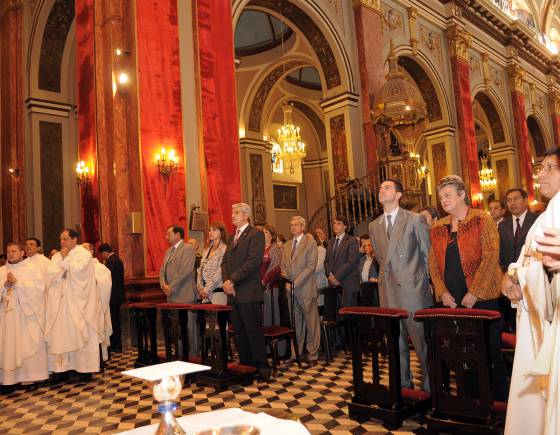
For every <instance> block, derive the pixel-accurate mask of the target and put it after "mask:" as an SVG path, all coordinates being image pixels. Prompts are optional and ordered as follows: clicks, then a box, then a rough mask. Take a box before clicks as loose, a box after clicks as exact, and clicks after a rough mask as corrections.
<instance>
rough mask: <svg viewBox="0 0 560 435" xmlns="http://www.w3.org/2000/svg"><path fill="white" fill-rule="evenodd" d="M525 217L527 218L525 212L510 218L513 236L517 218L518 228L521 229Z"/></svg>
mask: <svg viewBox="0 0 560 435" xmlns="http://www.w3.org/2000/svg"><path fill="white" fill-rule="evenodd" d="M525 216H527V210H525V211H524V212H523V213H521V214H520V215H519V216H517V217H516V216H513V215H512V216H511V220H512V221H513V234H515V230H516V229H517V218H519V226H520V227H521V228H523V222H524V221H525Z"/></svg>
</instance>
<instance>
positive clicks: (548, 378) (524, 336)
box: [502, 148, 560, 435]
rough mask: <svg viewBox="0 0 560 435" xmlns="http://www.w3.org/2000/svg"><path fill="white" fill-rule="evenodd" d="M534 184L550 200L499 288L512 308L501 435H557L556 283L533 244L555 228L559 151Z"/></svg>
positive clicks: (559, 203) (559, 342) (559, 210)
mask: <svg viewBox="0 0 560 435" xmlns="http://www.w3.org/2000/svg"><path fill="white" fill-rule="evenodd" d="M539 184H540V190H541V194H542V195H543V196H544V197H546V198H552V199H551V200H550V202H549V204H548V207H547V209H546V210H545V212H544V213H542V214H541V215H540V216H539V217H538V218H537V220H536V221H535V223H534V224H533V226H532V227H531V229H530V230H529V233H528V234H527V238H526V243H525V246H524V247H523V249H522V251H521V254H520V256H519V259H518V260H517V262H516V263H513V264H511V265H510V267H509V272H508V274H506V275H505V276H504V281H503V283H502V291H503V293H504V294H505V295H506V296H507V297H508V298H509V299H510V300H511V301H512V304H513V305H516V306H517V337H516V349H515V359H514V364H513V372H512V378H511V386H510V394H509V400H508V408H507V418H506V427H505V435H557V434H558V433H559V431H560V425H559V422H558V418H559V417H560V413H559V412H558V411H559V410H558V406H559V401H558V400H559V390H558V387H559V385H558V384H559V382H560V380H559V375H560V366H559V362H558V354H559V353H560V332H559V328H560V323H559V322H560V320H559V316H560V310H558V296H559V295H560V292H559V291H558V288H557V287H558V286H559V280H558V279H557V277H556V276H554V275H551V273H552V274H553V273H554V272H551V270H549V269H548V268H547V261H546V260H545V261H544V262H543V255H542V253H541V252H539V246H538V244H537V241H538V240H540V237H542V236H543V235H544V230H545V229H546V228H555V229H560V193H559V192H560V149H559V148H555V149H551V150H549V151H548V152H547V153H546V155H545V158H544V159H543V161H542V169H541V171H540V172H539ZM550 276H553V278H552V281H550V280H549V277H550Z"/></svg>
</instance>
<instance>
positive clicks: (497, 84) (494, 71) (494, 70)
mask: <svg viewBox="0 0 560 435" xmlns="http://www.w3.org/2000/svg"><path fill="white" fill-rule="evenodd" d="M488 71H489V76H490V77H489V79H490V80H489V82H490V83H489V84H490V86H492V87H494V88H495V89H496V90H497V91H498V93H499V94H500V95H504V93H505V90H506V88H505V80H506V79H505V77H504V73H503V71H502V70H501V69H500V68H498V67H495V66H489V67H488Z"/></svg>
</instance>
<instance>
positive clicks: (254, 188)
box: [249, 153, 266, 225]
mask: <svg viewBox="0 0 560 435" xmlns="http://www.w3.org/2000/svg"><path fill="white" fill-rule="evenodd" d="M249 161H250V166H251V194H252V197H253V211H254V213H253V215H254V218H255V225H264V224H266V198H265V194H264V175H263V159H262V155H260V154H253V153H251V154H250V155H249Z"/></svg>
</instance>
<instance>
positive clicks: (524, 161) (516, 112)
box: [511, 91, 535, 203]
mask: <svg viewBox="0 0 560 435" xmlns="http://www.w3.org/2000/svg"><path fill="white" fill-rule="evenodd" d="M511 105H512V109H513V125H514V126H515V138H516V140H517V151H518V153H519V171H520V173H521V183H522V185H523V188H524V189H525V191H526V192H527V194H528V195H529V203H531V202H533V199H534V198H535V189H534V188H533V166H532V163H531V150H530V148H529V129H528V127H527V116H526V115H525V95H523V94H522V93H520V92H517V91H512V93H511Z"/></svg>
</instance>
